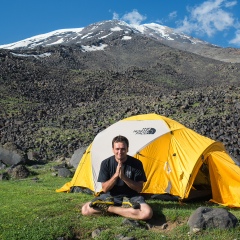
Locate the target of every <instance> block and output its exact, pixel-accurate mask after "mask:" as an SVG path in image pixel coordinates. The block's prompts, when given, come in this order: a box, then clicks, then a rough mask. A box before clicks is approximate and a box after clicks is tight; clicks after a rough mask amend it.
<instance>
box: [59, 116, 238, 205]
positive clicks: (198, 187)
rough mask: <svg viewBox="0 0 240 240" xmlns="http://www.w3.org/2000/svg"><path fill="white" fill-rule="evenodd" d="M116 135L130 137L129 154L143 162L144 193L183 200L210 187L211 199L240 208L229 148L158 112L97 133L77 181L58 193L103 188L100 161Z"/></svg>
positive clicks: (134, 117)
mask: <svg viewBox="0 0 240 240" xmlns="http://www.w3.org/2000/svg"><path fill="white" fill-rule="evenodd" d="M117 135H123V136H126V137H127V138H128V139H129V145H130V146H129V152H128V154H129V155H131V156H134V157H136V158H138V159H139V160H141V162H142V163H143V166H144V169H145V172H146V175H147V179H148V180H147V182H146V183H145V185H144V188H143V191H142V193H144V194H166V193H167V194H171V195H172V196H176V197H178V198H179V199H182V200H184V199H188V198H189V196H190V195H191V194H192V193H193V194H194V192H198V195H199V193H200V196H201V192H202V193H204V191H205V190H209V191H210V192H211V195H212V199H211V201H213V202H215V203H218V204H222V205H225V206H229V207H240V191H239V189H240V168H239V167H238V166H237V165H236V164H235V162H234V161H233V160H232V159H231V157H230V156H229V155H228V154H227V152H226V150H225V148H224V146H223V145H222V144H221V143H220V142H216V141H214V140H211V139H209V138H207V137H204V136H202V135H200V134H198V133H196V132H194V131H193V130H191V129H189V128H186V127H185V126H183V125H182V124H180V123H178V122H176V121H174V120H172V119H169V118H166V117H163V116H160V115H157V114H143V115H137V116H133V117H129V118H126V119H123V120H121V121H119V122H116V123H115V124H113V125H111V126H110V127H108V128H107V129H105V130H104V131H102V132H100V133H99V134H97V136H96V137H95V138H94V140H93V142H92V143H91V144H90V145H89V147H88V148H87V150H86V152H85V153H84V155H83V157H82V159H81V160H80V163H79V166H78V168H77V169H76V172H75V175H74V177H73V179H72V180H71V181H70V182H68V183H66V184H65V185H64V186H63V187H62V188H60V189H58V190H57V192H70V190H71V188H72V187H74V186H79V187H83V188H88V189H90V190H92V191H93V192H95V193H97V192H99V191H101V183H98V182H97V177H98V172H99V169H100V164H101V161H102V160H104V159H105V158H107V157H109V156H111V155H112V146H111V143H112V139H113V138H114V137H115V136H117ZM190 192H191V194H190Z"/></svg>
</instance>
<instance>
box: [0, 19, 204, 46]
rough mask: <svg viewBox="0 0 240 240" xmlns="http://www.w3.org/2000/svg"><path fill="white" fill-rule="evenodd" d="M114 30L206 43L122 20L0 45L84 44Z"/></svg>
mask: <svg viewBox="0 0 240 240" xmlns="http://www.w3.org/2000/svg"><path fill="white" fill-rule="evenodd" d="M115 32H121V33H122V40H129V39H131V34H132V33H135V34H143V35H144V36H147V37H151V38H154V39H157V40H160V41H162V40H167V41H174V42H180V43H191V44H205V45H206V44H208V43H207V42H204V41H201V40H199V39H196V38H192V37H190V36H187V35H185V34H181V33H176V32H175V31H174V29H171V28H169V27H166V26H162V25H159V24H156V23H150V24H142V25H129V24H127V23H125V22H122V21H117V20H113V21H103V22H99V23H95V24H91V25H89V26H88V27H85V28H72V29H61V30H56V31H52V32H49V33H46V34H41V35H37V36H34V37H30V38H27V39H24V40H21V41H18V42H15V43H10V44H5V45H0V48H4V49H12V50H13V49H26V48H27V49H34V48H36V47H38V46H42V47H46V46H51V45H58V44H61V45H71V44H84V43H85V42H86V41H89V40H90V39H93V38H94V39H96V38H98V39H99V40H101V39H104V38H108V37H111V36H112V35H113V34H114V33H115Z"/></svg>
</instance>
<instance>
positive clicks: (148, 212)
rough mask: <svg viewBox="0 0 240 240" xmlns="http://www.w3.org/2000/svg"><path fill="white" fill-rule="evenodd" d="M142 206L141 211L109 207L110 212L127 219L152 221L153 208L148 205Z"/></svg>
mask: <svg viewBox="0 0 240 240" xmlns="http://www.w3.org/2000/svg"><path fill="white" fill-rule="evenodd" d="M140 206H141V207H140V209H133V208H122V207H116V206H109V208H108V212H109V213H114V214H117V215H119V216H122V217H125V218H132V219H136V220H148V219H151V218H152V215H153V212H152V209H151V207H150V206H149V205H148V204H147V203H142V204H140Z"/></svg>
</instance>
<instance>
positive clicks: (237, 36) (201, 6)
mask: <svg viewBox="0 0 240 240" xmlns="http://www.w3.org/2000/svg"><path fill="white" fill-rule="evenodd" d="M0 7H1V14H0V30H1V32H0V45H2V44H8V43H13V42H17V41H20V40H23V39H26V38H29V37H32V36H35V35H39V34H43V33H48V32H51V31H54V30H58V29H66V28H82V27H86V26H88V25H89V24H92V23H95V22H99V21H104V20H112V19H119V20H123V21H126V22H127V23H135V24H144V23H153V22H154V23H159V24H161V25H165V26H168V27H171V28H175V29H178V30H179V31H180V32H184V33H186V34H188V35H190V36H193V37H197V38H200V39H202V40H205V41H207V42H210V43H212V44H216V45H218V46H221V47H235V48H240V20H239V18H240V0H239V1H238V0H207V1H200V0H168V1H167V0H103V1H99V0H98V1H97V0H41V1H40V0H39V1H37V0H35V1H34V0H1V3H0Z"/></svg>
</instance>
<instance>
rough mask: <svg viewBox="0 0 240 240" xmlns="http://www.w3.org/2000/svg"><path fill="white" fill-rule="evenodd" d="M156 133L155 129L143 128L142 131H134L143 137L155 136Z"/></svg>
mask: <svg viewBox="0 0 240 240" xmlns="http://www.w3.org/2000/svg"><path fill="white" fill-rule="evenodd" d="M155 132H156V129H155V128H143V129H141V130H134V131H133V133H135V134H141V135H144V134H154V133H155Z"/></svg>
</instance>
